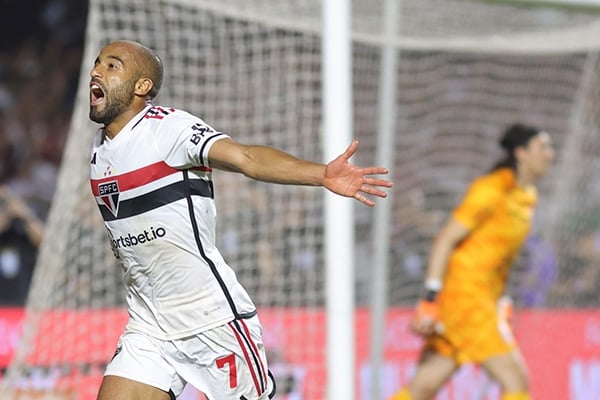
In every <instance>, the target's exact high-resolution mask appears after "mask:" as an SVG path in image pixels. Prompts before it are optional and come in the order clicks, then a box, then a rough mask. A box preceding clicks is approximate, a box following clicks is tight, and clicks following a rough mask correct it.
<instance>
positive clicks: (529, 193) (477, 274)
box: [390, 124, 554, 400]
mask: <svg viewBox="0 0 600 400" xmlns="http://www.w3.org/2000/svg"><path fill="white" fill-rule="evenodd" d="M500 144H501V146H502V148H503V149H504V151H505V152H506V156H505V158H504V159H502V160H501V161H500V162H498V163H497V164H496V165H495V167H494V168H493V169H492V171H491V172H489V173H488V174H485V175H483V176H481V177H479V178H477V179H475V180H474V182H472V184H471V185H470V188H469V190H468V191H467V193H466V195H465V197H464V199H463V201H462V203H461V204H460V205H459V206H458V207H456V209H455V210H454V211H453V213H452V215H451V217H450V218H449V220H448V222H447V223H446V224H445V226H444V227H443V228H442V230H441V231H440V232H439V233H438V235H437V237H436V238H435V240H434V242H433V245H432V249H431V253H430V257H429V261H428V267H427V273H426V280H425V287H424V297H423V299H422V300H421V301H420V302H419V304H418V305H417V308H416V312H415V316H414V318H413V320H412V322H411V328H412V329H413V330H414V331H415V332H416V333H418V334H420V335H422V336H424V338H425V344H424V347H423V349H422V352H421V356H420V359H419V362H418V365H417V369H416V372H415V375H414V377H413V378H412V380H411V381H410V382H409V384H408V385H407V386H406V387H405V388H403V389H402V390H401V391H400V392H398V393H396V394H395V395H394V396H392V397H391V399H390V400H428V399H433V398H434V397H435V396H436V394H437V392H438V391H439V389H441V387H442V386H443V385H444V384H445V383H446V382H447V381H448V380H449V379H450V378H451V377H452V375H453V374H454V372H456V371H457V369H458V368H460V366H461V365H462V364H464V363H467V362H473V363H476V364H478V365H480V366H481V367H483V369H484V370H485V371H486V372H487V373H488V375H489V376H490V377H491V378H492V379H494V380H495V381H497V382H498V383H499V385H500V388H501V390H502V400H528V399H530V394H529V378H528V371H527V367H526V365H525V362H524V360H523V358H522V356H521V353H520V351H519V349H518V347H517V344H516V343H515V341H514V338H513V336H512V333H511V329H510V326H509V324H508V323H507V322H506V315H505V314H506V312H505V311H506V307H504V308H503V311H502V310H500V309H499V307H498V305H499V304H501V301H500V300H501V297H502V293H503V292H504V289H505V284H506V280H507V275H508V273H509V269H510V266H511V263H512V261H513V260H514V258H515V256H516V255H517V253H518V252H519V250H520V248H521V246H522V244H523V242H524V240H525V239H526V236H527V234H528V232H529V230H530V226H531V222H532V216H533V211H534V208H535V205H536V202H537V192H536V188H535V186H534V185H535V182H536V181H537V180H538V179H539V178H541V177H543V176H544V175H545V174H546V172H547V171H548V169H549V167H550V165H551V163H552V161H553V159H554V151H553V148H552V145H551V141H550V138H549V135H548V134H547V133H545V132H543V131H541V130H540V129H538V128H535V127H531V126H525V125H522V124H515V125H512V126H510V127H508V128H507V129H506V131H505V132H504V135H503V137H502V139H501V141H500Z"/></svg>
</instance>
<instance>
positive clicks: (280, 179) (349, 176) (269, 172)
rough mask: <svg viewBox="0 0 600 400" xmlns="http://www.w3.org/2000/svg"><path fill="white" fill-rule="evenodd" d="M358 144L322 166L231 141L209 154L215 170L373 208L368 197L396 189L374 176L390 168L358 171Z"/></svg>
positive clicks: (383, 173)
mask: <svg viewBox="0 0 600 400" xmlns="http://www.w3.org/2000/svg"><path fill="white" fill-rule="evenodd" d="M357 148H358V141H356V140H355V141H353V142H352V143H351V144H350V146H348V148H347V149H346V151H345V152H344V153H343V154H341V155H340V156H338V157H337V158H336V159H335V160H333V161H331V162H330V163H329V164H327V165H325V164H319V163H315V162H312V161H306V160H302V159H299V158H296V157H294V156H292V155H291V154H288V153H286V152H283V151H280V150H277V149H275V148H272V147H267V146H254V145H243V144H240V143H237V142H235V141H233V140H231V139H223V140H219V141H217V142H215V143H214V144H213V145H212V147H211V149H210V152H209V162H210V165H211V166H212V167H214V168H219V169H223V170H226V171H233V172H240V173H243V174H244V175H246V176H248V177H250V178H253V179H256V180H260V181H265V182H272V183H281V184H293V185H307V186H324V187H325V188H327V189H328V190H330V191H331V192H333V193H336V194H339V195H341V196H345V197H353V198H355V199H356V200H358V201H360V202H361V203H364V204H366V205H368V206H370V207H372V206H374V205H375V202H374V201H373V200H371V199H369V198H368V197H367V196H366V195H373V196H378V197H386V196H387V194H386V193H385V192H384V191H383V190H381V188H389V187H392V182H390V181H388V180H385V179H378V178H374V177H372V175H385V174H387V173H388V169H387V168H382V167H368V168H363V167H358V166H356V165H353V164H351V163H350V162H349V159H350V157H352V155H353V154H354V153H355V152H356V150H357Z"/></svg>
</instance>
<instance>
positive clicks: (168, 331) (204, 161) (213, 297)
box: [90, 106, 256, 340]
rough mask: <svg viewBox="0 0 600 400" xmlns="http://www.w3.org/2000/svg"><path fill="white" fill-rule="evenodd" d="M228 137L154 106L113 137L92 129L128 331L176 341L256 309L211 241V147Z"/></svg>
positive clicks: (95, 174) (94, 183)
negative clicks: (120, 275)
mask: <svg viewBox="0 0 600 400" xmlns="http://www.w3.org/2000/svg"><path fill="white" fill-rule="evenodd" d="M226 137H228V136H227V135H225V134H223V133H220V132H217V131H215V130H214V129H213V128H212V127H210V126H209V125H207V124H206V123H204V122H203V121H202V120H201V119H199V118H197V117H195V116H193V115H191V114H189V113H187V112H184V111H180V110H175V109H173V108H164V107H156V106H148V107H146V108H145V109H144V110H143V111H142V112H141V113H140V114H138V115H137V116H136V117H135V118H133V119H132V120H131V121H130V122H129V123H128V124H127V125H126V126H125V127H124V128H123V129H122V130H121V131H120V132H119V134H118V135H117V136H115V137H114V138H113V139H112V140H110V139H108V138H107V137H106V136H105V134H104V130H103V129H100V130H99V131H98V133H97V134H96V136H95V138H94V142H93V145H92V153H91V179H90V183H91V187H92V192H93V194H94V196H95V198H96V202H97V204H98V207H99V208H100V212H101V214H102V217H103V219H104V224H105V226H106V228H107V230H108V233H109V235H110V238H111V242H112V247H113V250H114V252H115V255H116V256H117V258H119V260H120V261H121V263H122V265H123V268H124V281H125V285H126V287H127V303H128V307H129V322H128V328H129V329H133V330H138V331H142V332H144V333H146V334H149V335H152V336H154V337H156V338H159V339H167V340H170V339H176V338H182V337H186V336H190V335H194V334H196V333H199V332H202V331H206V330H208V329H211V328H214V327H217V326H220V325H223V324H225V323H227V322H229V321H231V320H233V319H236V318H238V319H239V318H249V317H251V316H253V315H255V314H256V308H255V306H254V304H253V303H252V301H251V299H250V297H249V296H248V294H247V293H246V291H245V290H244V288H243V287H242V286H241V284H240V283H239V282H238V280H237V277H236V275H235V272H234V271H233V270H232V269H231V268H230V267H229V266H228V265H227V264H226V262H225V261H224V260H223V257H222V256H221V254H220V252H219V250H218V249H217V247H216V245H215V223H216V208H215V204H214V193H213V183H212V180H211V168H210V166H209V165H208V151H209V149H210V147H211V145H212V144H213V143H215V142H216V141H217V140H220V139H222V138H226Z"/></svg>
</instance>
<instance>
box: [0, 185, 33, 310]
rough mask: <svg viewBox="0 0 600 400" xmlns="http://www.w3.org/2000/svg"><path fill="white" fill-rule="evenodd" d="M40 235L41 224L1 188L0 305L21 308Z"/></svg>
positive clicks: (3, 187)
mask: <svg viewBox="0 0 600 400" xmlns="http://www.w3.org/2000/svg"><path fill="white" fill-rule="evenodd" d="M42 234H43V226H42V223H41V221H40V220H39V219H38V218H37V217H36V216H35V215H34V214H33V213H32V212H31V211H30V210H29V209H28V208H27V206H26V205H25V203H23V202H22V201H21V200H20V199H19V198H18V197H14V196H13V195H12V194H11V193H10V191H9V189H8V188H7V187H5V186H0V305H22V304H24V302H25V299H26V296H27V291H28V288H29V283H30V281H31V276H32V274H33V267H34V266H35V260H36V255H37V248H38V246H39V244H40V242H41V240H42Z"/></svg>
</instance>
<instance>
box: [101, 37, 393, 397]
mask: <svg viewBox="0 0 600 400" xmlns="http://www.w3.org/2000/svg"><path fill="white" fill-rule="evenodd" d="M90 75H91V80H90V113H89V117H90V119H91V120H92V121H94V122H97V123H99V124H102V127H101V128H100V129H99V130H98V132H97V134H96V136H95V137H94V140H93V145H92V150H91V180H90V182H91V188H92V192H93V194H94V196H95V199H96V202H97V204H98V207H99V209H100V212H101V214H102V217H103V219H104V223H105V226H106V229H107V231H108V235H109V236H110V241H111V244H112V248H113V251H114V253H115V256H116V257H117V258H118V259H119V260H120V262H121V263H122V266H123V274H124V281H125V284H126V288H127V304H128V312H129V320H128V323H127V325H126V328H125V331H124V332H123V334H122V335H121V337H120V339H119V343H118V344H117V348H116V351H115V354H114V356H113V358H112V360H111V361H110V363H109V364H108V366H107V368H106V371H105V376H104V379H103V381H102V384H101V387H100V390H99V394H98V400H169V399H171V400H174V399H175V397H176V396H178V395H179V394H180V393H181V392H182V389H183V387H184V385H185V384H186V383H188V382H189V383H190V384H191V385H193V386H195V387H196V388H197V389H198V390H200V391H202V392H203V393H205V395H206V396H207V397H208V398H209V399H210V400H234V399H235V400H241V399H246V400H253V399H267V398H271V397H272V395H273V392H274V382H273V380H272V376H271V375H270V373H269V372H268V368H267V360H266V357H265V349H264V346H263V343H262V339H261V333H262V327H261V325H260V322H259V320H258V317H257V311H256V308H255V306H254V304H253V302H252V301H251V299H250V297H249V296H248V294H247V292H246V291H245V289H244V288H243V287H242V286H241V285H240V283H239V282H238V281H237V279H236V275H235V272H234V271H233V269H232V268H230V266H228V265H227V263H226V262H225V261H224V259H223V257H222V256H221V254H220V252H219V250H218V249H217V248H216V247H215V218H216V212H215V204H214V193H213V184H212V181H211V171H212V169H213V168H219V169H222V170H226V171H231V172H238V173H242V174H244V175H246V176H247V177H249V178H253V179H256V180H261V181H266V182H273V183H280V184H296V185H310V186H323V187H325V188H327V189H328V190H330V191H331V192H333V193H336V194H338V195H341V196H346V197H353V198H354V199H356V200H358V201H359V202H361V203H364V204H366V205H368V206H373V205H374V201H373V200H372V199H370V198H369V195H373V196H378V197H385V196H386V193H385V192H384V191H383V190H382V188H389V187H391V186H392V183H391V182H390V181H388V180H384V179H379V178H376V177H373V176H372V175H379V174H387V172H388V170H387V169H386V168H381V167H369V168H362V167H358V166H355V165H353V164H350V163H349V158H350V157H351V156H352V155H353V154H354V153H355V151H356V150H357V147H358V143H357V142H356V141H353V142H352V143H351V144H350V146H349V147H348V148H347V149H346V151H345V152H344V153H343V154H342V155H340V156H339V157H337V158H336V159H335V160H333V161H331V162H330V163H328V164H326V165H325V164H319V163H315V162H310V161H305V160H301V159H298V158H296V157H294V156H292V155H290V154H287V153H285V152H282V151H279V150H276V149H274V148H270V147H265V146H258V145H244V144H240V143H238V142H236V141H234V140H233V139H231V138H230V137H229V136H228V135H226V134H224V133H222V132H219V131H216V130H214V129H213V128H212V127H211V126H209V125H208V124H206V123H205V122H204V121H203V120H201V119H200V118H198V117H196V116H193V115H191V114H189V113H187V112H185V111H181V110H176V109H174V108H171V107H159V106H153V105H152V104H151V100H152V99H153V98H154V97H155V96H156V94H157V93H158V91H159V89H160V86H161V83H162V79H163V65H162V62H161V60H160V58H159V57H158V56H157V55H156V54H155V53H154V52H153V51H152V50H150V49H149V48H147V47H145V46H144V45H142V44H139V43H137V42H131V41H115V42H112V43H109V44H108V45H106V46H104V47H103V48H102V49H101V51H100V53H99V55H98V57H97V58H96V60H95V63H94V66H93V68H92V70H91V73H90Z"/></svg>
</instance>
